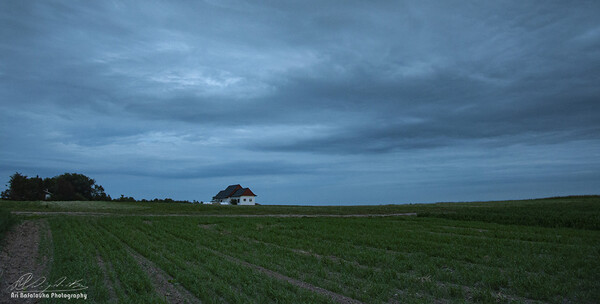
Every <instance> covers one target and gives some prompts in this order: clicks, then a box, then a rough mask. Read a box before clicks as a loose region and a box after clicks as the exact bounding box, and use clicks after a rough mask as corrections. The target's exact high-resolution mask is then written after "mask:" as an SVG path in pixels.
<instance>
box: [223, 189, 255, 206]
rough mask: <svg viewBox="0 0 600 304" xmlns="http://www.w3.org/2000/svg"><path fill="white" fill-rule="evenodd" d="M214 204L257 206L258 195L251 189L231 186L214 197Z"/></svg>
mask: <svg viewBox="0 0 600 304" xmlns="http://www.w3.org/2000/svg"><path fill="white" fill-rule="evenodd" d="M212 202H213V203H216V204H221V205H256V194H254V193H253V192H252V190H250V188H243V187H242V186H240V185H230V186H228V187H227V188H225V190H221V191H219V193H217V195H215V196H213V199H212Z"/></svg>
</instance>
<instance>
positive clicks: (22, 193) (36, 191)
mask: <svg viewBox="0 0 600 304" xmlns="http://www.w3.org/2000/svg"><path fill="white" fill-rule="evenodd" d="M7 186H8V189H6V190H5V191H3V192H2V194H1V195H2V198H3V199H9V200H15V201H27V200H29V201H33V200H43V199H45V196H46V193H45V191H46V190H47V191H49V192H50V193H51V194H52V195H51V197H50V199H51V200H63V201H72V200H83V201H89V200H111V197H110V196H108V195H106V193H105V192H104V187H102V186H100V185H96V181H95V180H93V179H91V178H89V177H87V176H85V175H83V174H78V173H65V174H62V175H59V176H55V177H52V178H44V179H42V178H40V177H39V176H36V177H32V178H28V177H27V176H25V175H23V174H21V173H19V172H16V173H15V174H13V175H12V176H11V177H10V181H9V182H8V185H7Z"/></svg>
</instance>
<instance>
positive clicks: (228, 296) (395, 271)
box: [0, 196, 600, 303]
mask: <svg viewBox="0 0 600 304" xmlns="http://www.w3.org/2000/svg"><path fill="white" fill-rule="evenodd" d="M46 204H47V203H46V202H7V201H2V202H0V206H1V207H3V208H6V209H8V210H12V211H19V210H22V211H48V210H50V211H79V212H103V213H109V214H111V215H107V216H85V217H82V216H51V215H41V216H39V215H38V216H37V217H44V218H46V220H47V221H48V223H49V226H50V228H51V231H52V240H51V241H48V242H44V243H45V244H49V245H45V246H43V247H44V248H46V247H48V246H51V247H52V248H51V249H44V250H48V251H52V255H53V257H54V258H53V263H52V265H51V267H50V276H49V277H50V278H51V280H53V279H57V278H60V277H63V276H66V277H68V278H72V279H84V283H85V284H86V285H87V286H89V289H88V301H90V302H92V303H105V302H110V301H116V302H121V303H163V302H164V301H165V299H164V298H163V297H162V296H161V295H160V292H159V291H158V290H157V286H154V285H153V283H152V282H151V280H150V279H149V277H148V275H147V273H146V272H145V271H144V269H142V268H141V267H140V266H139V265H138V263H137V262H136V260H135V258H134V257H133V256H132V251H133V252H135V253H137V254H139V255H141V256H143V257H145V258H146V259H148V260H150V261H151V262H152V263H153V264H154V265H156V267H158V268H160V269H162V270H163V271H164V272H166V273H167V274H168V275H169V276H171V277H172V283H173V284H176V285H179V286H182V287H183V288H185V289H187V290H188V291H189V292H190V293H191V294H193V295H194V296H195V297H197V298H198V299H199V300H201V301H202V302H204V303H224V302H228V303H240V302H243V303H246V302H249V303H263V302H278V303H299V302H300V303H330V302H331V301H332V299H331V298H329V297H327V296H325V295H322V294H319V293H315V292H312V291H309V290H307V289H304V288H301V287H298V286H295V285H292V284H290V283H288V282H287V281H285V280H282V279H280V278H275V277H272V276H269V275H267V274H265V273H264V272H263V271H260V270H259V268H257V267H262V268H263V269H268V270H270V271H273V272H276V273H278V274H280V275H283V276H286V277H289V278H292V279H295V280H299V281H303V282H306V283H308V284H311V285H313V286H317V287H319V288H323V289H326V290H329V291H331V292H334V293H337V294H339V295H343V296H345V297H350V298H354V299H356V300H359V301H363V302H366V303H384V302H386V303H387V302H400V303H430V302H440V303H444V302H448V303H464V302H475V303H565V302H566V303H598V302H600V271H599V270H600V231H599V230H600V198H599V197H598V196H585V197H562V198H548V199H538V200H524V201H503V202H473V203H438V204H422V205H385V206H352V207H304V206H249V207H246V206H206V205H202V206H200V205H184V204H165V203H120V202H118V203H117V202H69V203H65V202H52V203H48V204H47V206H48V207H46ZM405 212H416V213H417V214H418V216H402V217H341V218H332V217H235V216H233V217H219V216H203V215H219V214H221V215H234V214H390V213H405ZM3 214H4V216H6V214H7V213H6V212H4V213H2V212H1V211H0V219H2V216H3ZM157 214H158V215H168V214H194V215H197V216H193V217H181V216H173V217H171V216H161V217H156V216H151V215H157ZM125 215H127V216H125ZM131 215H134V216H131ZM20 217H22V216H20ZM244 263H249V264H244Z"/></svg>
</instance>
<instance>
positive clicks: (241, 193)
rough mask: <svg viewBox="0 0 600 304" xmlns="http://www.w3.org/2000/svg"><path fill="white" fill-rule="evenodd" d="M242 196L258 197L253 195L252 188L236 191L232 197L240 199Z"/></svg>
mask: <svg viewBox="0 0 600 304" xmlns="http://www.w3.org/2000/svg"><path fill="white" fill-rule="evenodd" d="M240 196H256V195H255V194H254V193H252V190H250V188H243V189H240V190H238V191H236V192H235V193H234V194H233V195H232V196H231V197H240Z"/></svg>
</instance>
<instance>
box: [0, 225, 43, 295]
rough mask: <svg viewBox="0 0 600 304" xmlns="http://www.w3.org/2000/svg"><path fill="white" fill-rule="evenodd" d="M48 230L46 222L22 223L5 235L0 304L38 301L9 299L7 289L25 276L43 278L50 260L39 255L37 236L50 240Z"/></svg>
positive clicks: (0, 255)
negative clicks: (43, 234)
mask: <svg viewBox="0 0 600 304" xmlns="http://www.w3.org/2000/svg"><path fill="white" fill-rule="evenodd" d="M44 230H45V231H44ZM49 230H50V229H49V226H48V223H47V222H46V221H43V220H26V221H23V222H22V223H20V224H19V225H17V226H15V227H13V228H12V229H11V230H10V231H8V232H7V233H6V237H5V239H4V242H3V246H2V251H1V252H0V303H15V302H16V303H37V302H38V301H37V300H35V299H23V300H20V299H19V300H15V299H11V298H10V291H11V289H10V288H9V287H10V286H11V285H12V284H14V283H15V282H16V281H17V280H19V278H21V277H22V276H23V275H26V274H28V273H30V274H31V275H32V280H37V279H39V278H42V277H44V276H46V275H47V272H48V269H49V268H48V264H49V262H50V261H51V260H52V257H51V256H40V255H39V254H40V252H39V245H40V239H41V237H40V236H41V233H47V236H49V237H51V234H49V232H48V231H49ZM31 282H33V281H31Z"/></svg>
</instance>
